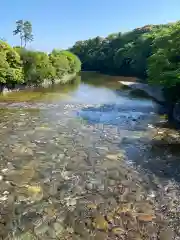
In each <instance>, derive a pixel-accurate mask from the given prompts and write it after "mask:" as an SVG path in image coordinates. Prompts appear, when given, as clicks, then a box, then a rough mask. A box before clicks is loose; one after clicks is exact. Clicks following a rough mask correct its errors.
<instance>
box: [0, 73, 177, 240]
mask: <svg viewBox="0 0 180 240" xmlns="http://www.w3.org/2000/svg"><path fill="white" fill-rule="evenodd" d="M80 78H81V79H80ZM80 80H81V81H80ZM119 80H121V78H118V77H108V76H103V75H98V74H95V73H82V76H80V77H77V79H76V81H75V82H74V83H73V84H70V85H68V86H67V85H65V86H54V87H51V88H48V89H36V90H26V91H22V92H18V93H11V94H9V95H7V96H6V97H2V96H1V97H0V107H1V109H0V128H1V131H0V159H1V161H0V239H13V240H14V239H18V240H31V239H33V240H34V239H85V240H88V239H92V240H93V239H95V240H104V239H112V240H113V239H127V240H131V239H134V240H135V239H136V240H140V239H160V240H170V239H180V227H179V226H180V220H179V217H180V215H179V213H180V188H179V181H180V167H179V166H180V164H179V163H180V148H179V146H180V145H179V134H178V133H177V132H176V131H175V130H172V129H169V128H168V127H167V126H166V124H165V123H164V122H165V120H164V119H163V118H162V117H161V116H159V115H158V114H157V113H156V112H157V106H156V104H155V103H153V102H152V101H151V100H150V99H145V98H141V97H140V96H139V97H138V96H132V95H131V94H130V93H129V90H127V89H123V88H121V86H120V84H119V82H118V81H119ZM123 80H124V79H123ZM127 80H128V79H127Z"/></svg>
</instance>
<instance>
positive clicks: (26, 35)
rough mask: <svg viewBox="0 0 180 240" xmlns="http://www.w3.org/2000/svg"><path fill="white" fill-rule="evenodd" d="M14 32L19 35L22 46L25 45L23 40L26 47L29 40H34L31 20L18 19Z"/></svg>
mask: <svg viewBox="0 0 180 240" xmlns="http://www.w3.org/2000/svg"><path fill="white" fill-rule="evenodd" d="M13 34H14V35H19V36H20V41H21V47H22V46H23V41H24V47H26V45H27V43H28V42H32V41H33V34H32V24H31V22H30V21H23V20H18V21H16V29H15V30H14V31H13Z"/></svg>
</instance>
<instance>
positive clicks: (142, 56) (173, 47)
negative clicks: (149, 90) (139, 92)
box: [69, 21, 180, 88]
mask: <svg viewBox="0 0 180 240" xmlns="http://www.w3.org/2000/svg"><path fill="white" fill-rule="evenodd" d="M69 50H70V51H71V52H73V53H74V54H76V55H77V56H78V57H79V58H80V60H81V62H82V69H83V70H88V71H91V70H93V71H99V72H102V73H110V74H116V75H122V76H136V77H139V78H141V79H143V80H144V81H149V82H150V83H152V84H161V85H163V86H164V87H165V88H169V87H173V86H175V85H177V84H179V83H180V21H178V22H175V23H169V24H161V25H146V26H144V27H141V28H136V29H134V30H132V31H129V32H126V33H121V32H119V33H114V34H110V35H109V36H107V37H106V38H101V37H99V36H98V37H95V38H92V39H88V40H85V41H78V42H76V43H75V45H74V46H73V47H72V48H71V49H69Z"/></svg>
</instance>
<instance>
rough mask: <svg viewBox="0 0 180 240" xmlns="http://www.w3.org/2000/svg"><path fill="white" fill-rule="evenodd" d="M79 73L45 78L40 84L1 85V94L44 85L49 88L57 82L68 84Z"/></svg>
mask: <svg viewBox="0 0 180 240" xmlns="http://www.w3.org/2000/svg"><path fill="white" fill-rule="evenodd" d="M76 75H77V73H72V74H66V75H64V76H62V78H59V79H55V80H53V81H52V80H50V79H45V80H44V81H43V82H42V83H40V84H15V85H14V86H7V85H4V86H1V88H0V94H3V95H6V94H9V93H12V92H19V91H21V90H25V89H31V88H37V87H43V88H47V87H49V86H51V85H55V84H62V85H63V84H66V83H70V82H72V81H73V79H74V78H75V77H76Z"/></svg>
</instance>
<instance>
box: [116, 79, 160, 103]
mask: <svg viewBox="0 0 180 240" xmlns="http://www.w3.org/2000/svg"><path fill="white" fill-rule="evenodd" d="M119 83H120V84H122V85H124V86H127V87H129V88H132V89H137V90H142V91H144V92H145V93H146V94H147V95H148V96H149V97H151V98H153V99H154V100H155V101H157V102H158V103H161V104H164V103H165V98H164V96H163V92H162V87H158V86H155V87H154V86H150V85H148V84H146V83H140V82H127V81H119Z"/></svg>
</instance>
